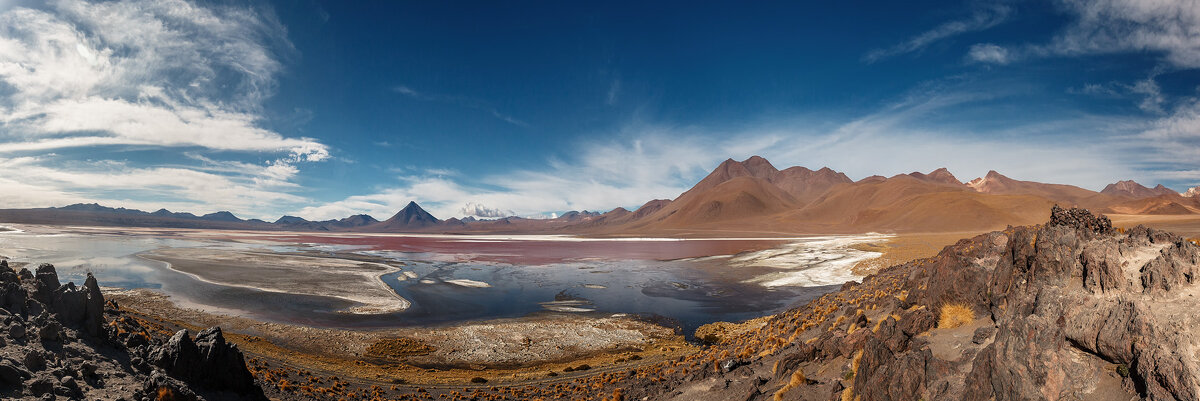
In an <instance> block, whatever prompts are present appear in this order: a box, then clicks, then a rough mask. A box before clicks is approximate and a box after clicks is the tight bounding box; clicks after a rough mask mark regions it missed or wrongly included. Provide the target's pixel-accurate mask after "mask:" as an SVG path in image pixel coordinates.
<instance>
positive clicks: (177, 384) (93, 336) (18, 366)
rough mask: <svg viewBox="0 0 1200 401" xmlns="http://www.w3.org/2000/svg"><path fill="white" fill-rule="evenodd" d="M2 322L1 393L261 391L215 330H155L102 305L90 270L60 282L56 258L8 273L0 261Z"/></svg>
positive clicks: (256, 396)
mask: <svg viewBox="0 0 1200 401" xmlns="http://www.w3.org/2000/svg"><path fill="white" fill-rule="evenodd" d="M110 306H113V305H110ZM110 318H111V319H110ZM0 322H2V325H0V398H4V399H12V398H36V399H44V400H50V399H55V398H59V397H62V398H64V399H89V400H91V399H104V400H143V399H160V398H164V397H166V398H171V399H176V400H202V399H211V400H216V399H230V400H234V399H251V400H261V399H265V397H264V396H263V393H262V390H261V388H260V387H259V386H258V385H257V384H256V383H255V381H254V378H253V376H252V375H251V374H250V373H249V371H248V370H247V368H246V363H245V361H244V359H243V356H242V353H241V352H240V351H239V350H238V349H237V346H235V345H233V344H230V343H228V342H226V341H225V339H224V337H223V336H222V335H221V331H220V329H219V328H210V329H208V330H205V331H203V332H201V333H200V335H199V336H198V337H197V340H196V341H195V342H192V340H191V338H189V337H188V335H187V332H186V331H180V332H179V333H177V334H176V335H175V337H173V338H171V340H169V341H163V340H162V339H155V338H152V337H153V336H151V335H149V333H148V331H147V330H146V329H145V328H144V327H141V326H140V324H139V323H138V322H137V320H136V319H130V318H127V317H125V316H123V312H121V311H120V310H119V309H117V308H114V307H106V304H105V301H104V296H103V294H102V293H101V291H100V287H99V285H98V283H97V282H96V278H95V277H93V276H92V275H91V274H88V275H87V279H86V280H84V283H83V286H82V287H76V286H75V284H74V283H67V284H66V285H62V284H61V283H60V282H59V278H58V273H57V272H56V271H55V269H54V266H52V265H49V264H43V265H40V266H38V267H37V268H36V269H35V271H34V272H30V271H29V270H28V269H24V268H22V269H21V270H20V271H14V270H13V269H11V268H10V267H9V265H8V262H7V261H3V260H0Z"/></svg>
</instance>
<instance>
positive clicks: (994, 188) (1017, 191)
mask: <svg viewBox="0 0 1200 401" xmlns="http://www.w3.org/2000/svg"><path fill="white" fill-rule="evenodd" d="M967 186H969V187H971V188H974V189H975V191H977V192H981V193H985V194H993V195H1032V196H1037V197H1041V198H1045V199H1049V200H1052V201H1054V202H1057V203H1062V204H1064V205H1071V206H1081V207H1085V208H1089V209H1101V208H1104V207H1105V206H1108V205H1110V204H1113V203H1116V202H1118V201H1120V199H1118V198H1116V197H1113V196H1111V195H1106V194H1100V193H1098V192H1094V191H1089V190H1086V189H1083V188H1080V187H1077V186H1074V185H1063V184H1046V183H1041V182H1034V181H1020V180H1014V179H1012V178H1008V177H1005V176H1004V175H1002V174H1000V173H997V172H996V171H994V170H993V171H989V172H988V173H987V175H986V176H984V177H981V178H976V179H974V180H971V182H968V183H967Z"/></svg>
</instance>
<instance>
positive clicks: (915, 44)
mask: <svg viewBox="0 0 1200 401" xmlns="http://www.w3.org/2000/svg"><path fill="white" fill-rule="evenodd" d="M1009 14H1011V10H1010V9H1009V8H1008V7H1006V6H1003V5H993V6H989V7H982V8H979V9H977V10H975V12H974V13H973V14H972V15H971V16H970V17H969V18H965V19H961V20H955V21H950V22H946V23H944V24H941V25H938V26H937V27H935V28H933V29H930V30H928V31H925V32H922V33H920V34H918V35H916V36H913V37H911V38H909V39H908V40H905V41H903V42H900V43H898V44H896V45H893V46H892V47H888V48H884V49H874V50H871V51H869V52H867V54H865V55H863V60H864V61H866V62H868V63H874V62H877V61H880V60H883V59H886V58H889V57H894V56H898V55H901V54H906V53H912V52H915V51H919V50H922V49H924V48H925V47H927V46H929V45H931V44H933V43H935V42H938V41H941V40H944V39H947V38H950V37H953V36H957V35H961V34H964V33H967V32H974V31H981V30H984V29H988V28H991V27H994V26H996V25H999V24H1000V23H1001V22H1004V21H1005V20H1007V19H1008V16H1009Z"/></svg>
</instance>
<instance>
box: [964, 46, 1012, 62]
mask: <svg viewBox="0 0 1200 401" xmlns="http://www.w3.org/2000/svg"><path fill="white" fill-rule="evenodd" d="M967 59H968V60H970V61H974V62H979V63H993V64H1008V63H1009V62H1010V61H1012V55H1010V54H1009V53H1008V49H1005V48H1003V47H1000V46H997V45H994V44H991V43H980V44H975V45H971V49H970V50H968V51H967Z"/></svg>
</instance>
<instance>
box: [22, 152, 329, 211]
mask: <svg viewBox="0 0 1200 401" xmlns="http://www.w3.org/2000/svg"><path fill="white" fill-rule="evenodd" d="M50 166H53V167H50ZM225 167H233V166H225ZM248 167H251V168H254V170H252V171H249V172H247V173H246V174H244V175H236V176H229V175H223V174H219V173H215V172H208V171H201V170H202V169H191V168H178V167H151V168H137V167H130V166H129V165H127V164H125V163H122V162H114V161H100V162H71V163H67V165H65V166H64V165H61V164H59V163H55V162H54V161H53V160H45V159H42V158H39V157H19V158H12V159H0V170H4V171H6V174H5V177H4V180H7V181H14V182H20V183H36V184H26V185H23V186H18V187H17V188H21V187H29V190H28V191H25V192H24V193H23V196H24V198H23V199H17V200H10V199H5V206H6V207H44V206H50V205H63V204H67V203H76V202H100V203H102V204H108V205H119V206H125V207H134V208H143V209H145V210H149V211H153V210H157V209H158V208H160V207H173V208H175V210H177V211H192V212H198V213H207V212H213V211H218V210H231V211H234V212H235V213H237V214H239V215H242V216H243V217H247V216H248V217H260V218H269V217H272V216H274V215H275V213H276V209H277V208H278V207H279V206H281V205H301V204H305V203H306V202H307V199H304V198H303V197H300V196H296V195H293V194H290V193H288V192H286V191H284V190H286V189H290V188H291V187H293V186H294V185H293V184H291V183H288V182H286V181H282V180H280V178H287V177H290V176H291V174H294V172H291V171H288V169H286V168H284V169H282V170H283V171H281V169H280V168H279V167H277V166H267V167H260V166H255V165H250V166H248ZM219 169H220V168H218V170H219ZM129 193H136V194H137V195H138V196H137V197H136V198H128V197H123V196H120V194H129Z"/></svg>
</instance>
